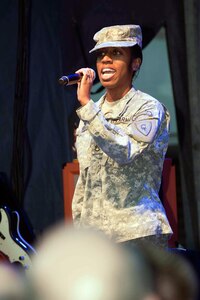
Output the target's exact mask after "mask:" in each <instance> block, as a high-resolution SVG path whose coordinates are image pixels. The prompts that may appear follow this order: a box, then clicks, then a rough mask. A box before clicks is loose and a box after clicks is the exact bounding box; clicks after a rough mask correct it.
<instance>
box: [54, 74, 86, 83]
mask: <svg viewBox="0 0 200 300" xmlns="http://www.w3.org/2000/svg"><path fill="white" fill-rule="evenodd" d="M82 76H83V74H82V73H81V74H80V73H74V74H70V75H67V76H62V77H61V78H60V79H58V82H59V83H60V84H61V85H71V84H75V83H77V82H79V81H80V80H81V78H82Z"/></svg>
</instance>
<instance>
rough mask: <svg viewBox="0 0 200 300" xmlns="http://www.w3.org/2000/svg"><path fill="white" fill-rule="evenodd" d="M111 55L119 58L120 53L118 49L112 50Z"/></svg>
mask: <svg viewBox="0 0 200 300" xmlns="http://www.w3.org/2000/svg"><path fill="white" fill-rule="evenodd" d="M112 54H113V56H120V55H121V54H122V53H121V51H120V50H119V49H117V48H116V49H113V51H112Z"/></svg>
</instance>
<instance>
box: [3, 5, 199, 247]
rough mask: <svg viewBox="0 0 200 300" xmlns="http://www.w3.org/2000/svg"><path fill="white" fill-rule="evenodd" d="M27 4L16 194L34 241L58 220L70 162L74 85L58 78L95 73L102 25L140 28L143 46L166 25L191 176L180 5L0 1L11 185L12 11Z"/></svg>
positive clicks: (7, 169) (7, 165) (6, 169)
mask: <svg viewBox="0 0 200 300" xmlns="http://www.w3.org/2000/svg"><path fill="white" fill-rule="evenodd" d="M27 5H29V8H30V15H29V18H28V21H29V24H28V25H29V27H28V28H29V29H28V30H29V31H28V32H29V36H28V38H29V40H28V50H29V51H28V74H27V78H26V79H27V84H26V85H24V82H21V84H22V86H23V87H24V88H27V99H26V105H27V106H26V107H27V111H26V113H27V118H26V124H25V125H26V127H27V136H26V137H25V139H24V143H23V144H22V145H21V147H22V150H23V151H24V156H25V158H26V159H24V161H23V168H24V173H23V172H22V174H24V178H23V179H24V187H25V189H24V196H23V199H19V198H20V197H18V196H19V195H16V196H17V199H18V201H21V202H22V203H23V208H24V210H25V212H26V213H27V216H28V217H29V219H30V222H31V224H32V226H33V229H34V231H35V233H36V235H38V234H40V233H41V232H42V231H43V230H45V229H46V228H48V227H49V226H51V225H53V224H55V223H56V222H57V221H59V220H61V219H63V218H64V211H63V186H62V167H63V165H64V164H65V163H66V162H69V161H71V160H72V151H71V144H72V136H73V135H72V130H73V122H74V120H75V109H76V107H77V106H78V104H77V101H76V87H75V86H71V87H62V86H59V84H58V82H57V80H58V78H59V77H60V76H62V75H64V74H68V73H74V72H75V71H76V70H77V69H78V68H80V67H85V66H90V67H92V68H94V69H95V60H94V57H93V55H90V54H89V53H88V52H89V50H90V49H91V48H92V47H93V40H92V37H93V35H94V33H95V32H96V31H97V30H99V29H100V28H102V27H104V26H108V25H115V24H125V23H134V24H140V25H141V27H142V30H143V41H144V42H143V46H144V47H145V46H146V45H148V43H149V42H150V41H151V40H152V39H153V38H154V36H155V35H156V33H157V32H158V31H159V29H160V28H161V26H165V28H166V32H167V39H168V46H169V54H170V65H171V71H172V80H173V89H174V96H175V104H176V111H177V118H178V120H177V121H178V130H179V139H180V144H181V146H182V148H181V153H180V154H181V156H185V155H187V157H188V160H187V162H185V161H184V163H183V165H182V168H183V173H184V175H185V174H187V172H189V174H191V177H192V176H193V172H192V169H191V168H192V167H191V166H192V164H190V160H192V157H191V150H190V149H189V142H190V120H189V119H188V118H187V117H186V115H187V109H188V87H187V69H186V64H184V62H185V60H186V53H185V32H184V9H183V4H182V3H180V1H178V0H177V1H172V0H168V1H167V0H165V1H159V0H152V1H145V0H141V1H130V0H129V1H128V0H126V1H123V2H122V1H119V0H115V1H111V0H102V1H100V2H99V1H94V0H87V1H81V0H74V1H73V2H72V3H70V5H69V4H68V2H67V1H64V0H46V1H45V0H44V1H39V0H32V1H31V0H30V1H25V0H19V1H18V5H17V3H16V1H15V0H9V1H8V0H3V1H1V2H0V12H1V18H0V24H1V26H0V32H1V37H2V39H1V42H2V43H3V47H1V50H0V51H1V52H0V53H1V55H0V64H1V70H5V71H4V72H1V75H0V87H1V89H0V90H1V95H0V96H1V102H0V103H1V104H0V109H1V118H0V140H1V148H0V149H1V150H0V151H1V155H0V172H3V173H5V174H6V176H7V177H8V178H9V180H11V179H12V178H13V172H14V170H13V163H14V162H13V161H12V157H13V149H15V147H14V145H13V143H14V141H15V139H14V136H13V133H14V128H15V127H14V125H15V124H14V122H13V120H14V100H15V89H16V68H17V59H16V58H17V45H18V38H19V32H18V24H19V19H18V12H19V9H20V7H21V6H24V8H25V9H26V8H27ZM5 32H6V34H5ZM155 60H156V58H155ZM175 83H176V84H175ZM18 101H20V99H19V100H18ZM183 104H184V105H183ZM181 118H182V119H183V120H184V122H185V123H184V124H185V127H183V123H182V119H181ZM15 143H16V141H15ZM27 158H28V159H27ZM27 174H28V175H27ZM11 181H12V180H11ZM12 184H13V185H14V183H13V181H12ZM192 188H193V187H192V183H191V184H190V185H188V187H187V189H188V190H187V191H186V193H187V195H189V193H190V192H191V193H192ZM13 189H14V190H15V186H13ZM191 195H192V194H191ZM188 197H189V196H188ZM193 216H194V210H191V212H189V219H190V220H192V219H194V223H195V220H196V216H195V218H193ZM193 226H195V224H192V221H191V231H192V230H193ZM192 244H193V240H191V245H192ZM192 246H193V245H192Z"/></svg>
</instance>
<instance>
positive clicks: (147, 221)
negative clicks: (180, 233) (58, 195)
mask: <svg viewBox="0 0 200 300" xmlns="http://www.w3.org/2000/svg"><path fill="white" fill-rule="evenodd" d="M77 114H78V116H79V118H80V124H79V127H78V129H77V132H76V135H77V136H76V148H77V158H78V161H79V165H80V175H79V178H78V181H77V185H76V189H75V193H74V197H73V202H72V212H73V222H74V224H75V225H76V226H81V227H82V226H83V227H88V226H89V227H94V228H97V229H99V230H100V231H103V232H104V233H105V234H106V235H108V236H109V237H110V238H111V239H113V240H114V241H116V242H123V241H128V240H131V239H135V238H140V237H145V236H149V235H160V234H171V233H172V231H171V227H170V225H169V223H168V220H167V217H166V214H165V211H164V208H163V205H162V204H161V201H160V199H159V196H158V193H159V189H160V184H161V174H162V168H163V161H164V158H165V153H166V150H167V146H168V139H169V120H170V117H169V113H168V111H167V109H166V108H165V107H164V106H163V105H162V104H161V103H160V102H159V101H157V100H156V99H154V98H153V97H151V96H149V95H148V94H145V93H143V92H141V91H139V90H137V91H136V90H135V89H134V88H132V89H131V90H130V91H129V92H128V93H127V94H126V95H125V96H124V97H123V98H122V99H120V100H118V101H115V102H112V103H111V102H107V101H106V95H104V96H102V97H101V98H100V100H99V101H98V102H96V103H94V102H93V101H92V100H90V101H89V103H87V104H86V105H85V106H83V107H81V108H79V109H78V110H77Z"/></svg>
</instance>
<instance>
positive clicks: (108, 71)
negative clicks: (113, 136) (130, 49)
mask: <svg viewBox="0 0 200 300" xmlns="http://www.w3.org/2000/svg"><path fill="white" fill-rule="evenodd" d="M114 72H115V70H113V69H110V68H105V69H103V70H102V73H103V74H106V73H114Z"/></svg>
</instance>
